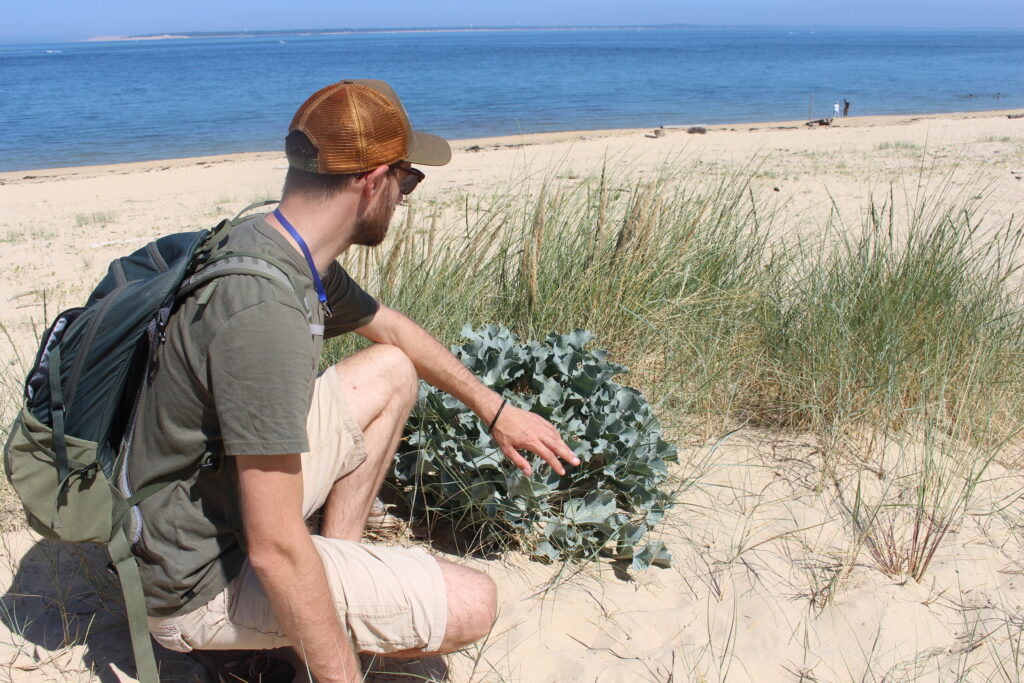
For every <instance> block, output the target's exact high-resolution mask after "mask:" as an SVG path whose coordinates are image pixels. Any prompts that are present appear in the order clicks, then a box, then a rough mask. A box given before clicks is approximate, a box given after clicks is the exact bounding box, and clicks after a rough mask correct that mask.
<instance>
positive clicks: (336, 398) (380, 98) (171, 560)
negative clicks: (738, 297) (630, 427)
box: [127, 80, 578, 682]
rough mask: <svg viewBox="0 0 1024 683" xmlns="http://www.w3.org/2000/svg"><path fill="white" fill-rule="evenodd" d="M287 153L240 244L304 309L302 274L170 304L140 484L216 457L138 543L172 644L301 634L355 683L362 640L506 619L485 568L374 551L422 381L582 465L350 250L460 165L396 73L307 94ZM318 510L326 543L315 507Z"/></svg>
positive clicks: (236, 241)
mask: <svg viewBox="0 0 1024 683" xmlns="http://www.w3.org/2000/svg"><path fill="white" fill-rule="evenodd" d="M286 151H287V154H288V162H289V170H288V174H287V177H286V179H285V185H284V191H283V196H282V199H281V203H280V205H279V208H278V209H277V210H276V211H274V212H273V213H272V214H267V215H265V216H258V217H256V218H254V219H252V220H250V221H247V222H245V223H243V224H241V225H239V226H238V227H236V228H235V229H234V230H233V231H232V233H231V235H230V237H229V238H228V247H229V248H231V249H232V250H235V251H238V252H248V253H257V254H260V255H263V256H265V257H268V258H270V259H273V260H274V262H275V263H277V264H278V265H279V266H280V268H281V269H282V270H284V271H285V272H286V274H287V275H288V276H289V278H290V279H291V281H292V282H293V283H294V282H299V283H301V284H302V286H303V287H304V288H305V298H306V301H301V300H300V299H299V297H298V296H297V295H296V293H295V290H294V288H293V287H291V286H289V285H285V284H282V283H279V282H275V281H273V280H270V279H266V278H262V277H256V276H251V275H228V276H225V277H222V278H219V279H217V280H214V281H212V282H211V283H210V284H209V285H207V287H206V288H205V290H203V291H200V292H198V293H197V294H196V295H194V296H192V297H190V298H189V299H188V300H186V301H185V302H183V303H182V304H181V306H180V308H179V310H177V311H176V313H175V314H174V316H173V317H172V319H171V322H170V324H169V326H168V328H167V340H166V342H165V343H164V344H163V345H161V347H160V349H159V355H158V358H157V369H156V371H155V373H154V374H153V377H152V378H151V381H150V383H149V385H148V386H147V389H146V392H145V394H144V396H143V399H142V402H141V404H140V408H139V417H138V421H137V428H136V434H135V438H134V440H133V444H132V451H131V454H130V456H129V458H128V466H127V472H128V480H129V481H128V483H129V485H130V487H131V488H132V489H133V490H138V489H139V488H140V487H142V486H145V485H146V484H147V483H149V482H150V481H153V480H155V479H157V478H159V477H160V476H162V475H165V474H167V473H169V472H174V471H176V470H178V469H180V468H181V467H183V466H184V465H185V464H187V463H188V462H189V461H192V460H195V458H196V457H197V455H198V454H202V453H203V452H209V453H212V454H214V457H212V458H211V464H210V465H208V466H204V467H202V468H200V469H199V470H198V471H197V472H196V473H195V474H194V475H193V476H191V477H189V479H188V480H186V481H183V482H181V483H180V484H178V485H175V486H170V487H167V488H166V489H164V490H161V491H160V492H159V493H157V494H154V495H153V496H151V497H150V498H148V499H147V500H146V501H144V502H143V503H142V504H141V505H140V506H139V508H138V509H137V510H136V513H135V523H136V529H135V541H136V542H135V546H134V550H135V553H136V555H137V557H138V558H139V560H140V562H139V563H140V570H141V573H142V577H143V583H144V584H145V587H146V594H147V595H146V598H147V607H148V609H149V612H150V630H151V632H152V633H153V635H154V637H155V638H156V639H157V641H159V642H160V643H161V644H163V645H164V646H165V647H168V648H170V649H174V650H180V651H186V652H187V651H190V650H192V649H196V650H261V649H272V648H277V647H282V646H287V645H291V646H292V647H293V648H294V649H295V650H296V651H297V653H298V654H299V656H300V657H302V659H303V660H304V661H305V663H306V665H307V666H308V667H309V670H310V671H311V672H312V674H313V675H314V676H315V677H316V679H317V680H319V681H321V682H327V681H357V680H360V671H359V665H358V660H357V659H356V656H355V652H356V651H360V652H372V653H380V654H388V655H397V656H416V655H419V654H422V653H444V652H450V651H453V650H456V649H459V648H461V647H464V646H466V645H467V644H469V643H471V642H473V641H474V640H477V639H479V638H481V637H482V636H484V635H485V634H486V633H487V632H488V630H489V629H490V627H491V625H492V623H493V621H494V618H495V612H496V595H495V586H494V583H493V582H492V581H491V580H490V578H488V577H487V576H486V575H484V574H482V573H479V572H476V571H473V570H470V569H468V568H464V567H461V566H458V565H455V564H452V563H449V562H446V561H444V560H440V559H435V558H433V557H432V556H431V555H429V554H428V553H426V552H425V551H423V550H420V549H402V548H384V547H374V546H370V545H364V544H361V543H360V539H361V537H362V531H363V527H364V524H365V523H366V520H367V516H368V514H369V513H370V511H371V506H372V505H373V503H374V500H375V496H376V494H377V491H378V489H379V487H380V484H381V481H382V479H383V477H384V476H385V473H386V472H387V469H388V465H389V463H390V461H391V458H392V456H393V454H394V452H395V449H396V447H397V444H398V441H399V439H400V437H401V433H402V428H403V425H404V424H405V421H406V418H407V416H408V414H409V411H410V410H411V408H412V406H413V403H414V401H415V399H416V386H417V377H422V378H423V379H425V380H426V381H428V382H430V383H431V384H433V385H434V386H437V387H439V388H440V389H442V390H444V391H447V392H449V393H451V394H452V395H454V396H455V397H457V398H459V399H460V400H461V401H463V402H464V403H465V404H466V405H467V406H469V407H470V408H472V409H473V410H474V411H475V412H476V413H477V415H478V416H479V417H480V419H481V420H482V421H483V423H484V424H487V425H490V426H491V433H492V435H493V437H494V440H495V443H496V444H497V445H498V446H499V447H500V449H501V450H502V452H503V453H504V454H505V455H506V456H507V457H508V458H509V459H510V460H511V461H512V462H514V463H515V464H516V466H517V467H519V468H520V469H521V470H523V471H524V472H527V473H528V472H529V471H530V466H529V464H528V463H527V462H526V460H525V459H524V458H523V456H522V455H521V454H520V453H519V452H518V449H528V450H530V451H532V452H533V453H536V454H537V455H538V456H540V457H541V458H542V459H543V460H544V461H545V462H547V463H548V464H549V465H550V466H551V467H553V468H554V469H555V470H556V471H557V472H558V473H559V474H564V473H565V470H564V468H563V466H562V464H561V463H560V461H559V459H561V460H564V461H566V462H568V463H570V464H573V465H575V464H578V460H577V459H576V457H575V456H574V455H573V454H572V452H571V451H570V450H569V448H568V447H567V446H566V445H565V443H564V442H563V441H562V439H561V437H560V436H559V435H558V432H557V430H556V429H555V428H554V427H553V426H552V425H551V424H549V423H548V422H547V421H545V420H544V419H542V418H541V417H539V416H537V415H534V414H532V413H529V412H526V411H522V410H519V409H517V408H515V407H514V406H511V405H508V404H506V403H505V402H504V401H503V400H502V398H501V396H499V395H498V394H496V393H494V392H493V391H491V390H489V389H487V388H486V387H484V386H483V385H482V384H481V383H480V382H479V381H478V380H477V379H476V378H475V377H474V376H473V375H472V374H471V373H469V372H468V371H467V370H466V369H465V368H464V367H463V366H462V365H461V363H459V361H458V360H457V359H456V358H455V357H454V356H452V355H451V354H450V353H449V352H448V351H447V349H445V348H444V347H443V346H442V345H441V344H440V343H438V342H437V341H436V340H435V339H434V338H433V337H432V336H431V335H430V334H429V333H427V332H426V331H425V330H424V329H423V328H421V327H420V326H419V325H417V324H416V323H414V322H412V321H411V320H409V319H408V318H406V317H405V316H403V315H402V314H401V313H398V312H397V311H394V310H392V309H389V308H387V307H386V306H383V305H380V304H378V303H377V302H376V301H374V300H373V299H372V298H371V297H370V296H369V295H368V294H366V293H365V292H364V291H363V290H362V289H360V287H359V286H358V285H357V284H356V283H355V282H353V281H352V280H351V279H350V278H349V276H348V274H347V273H345V271H344V270H343V269H342V268H341V266H340V265H339V264H338V263H337V262H336V260H335V259H336V258H337V257H338V256H339V255H340V254H341V253H343V252H344V251H345V250H346V249H347V248H348V247H349V246H350V245H353V244H360V245H366V246H374V245H377V244H379V243H380V242H381V241H382V240H383V239H384V236H385V234H386V233H387V229H388V224H389V222H390V220H391V216H392V214H393V212H394V209H395V206H396V205H397V204H398V203H400V202H401V201H402V197H403V196H405V195H408V194H409V193H410V192H412V191H413V190H414V189H415V187H416V185H417V184H418V183H419V181H421V180H422V179H423V177H424V176H423V173H422V172H420V171H419V170H417V169H415V168H413V167H412V164H413V163H419V164H426V165H443V164H446V163H447V162H448V161H449V160H450V158H451V150H450V148H449V146H448V143H447V142H445V141H444V140H442V139H441V138H438V137H435V136H431V135H425V134H423V133H419V132H416V131H413V130H412V129H411V127H410V125H409V121H408V118H407V116H406V113H405V110H404V108H403V107H402V104H401V102H400V101H399V99H398V97H397V96H396V95H395V93H394V92H393V91H392V89H391V88H390V87H389V86H388V85H387V84H385V83H382V82H380V81H349V80H346V81H342V82H340V83H335V84H333V85H330V86H327V87H326V88H324V89H322V90H320V91H319V92H317V93H315V94H314V95H312V96H311V97H310V98H309V99H308V100H307V101H306V102H305V103H304V104H303V105H302V107H301V108H300V109H299V110H298V112H297V113H296V114H295V117H294V119H293V120H292V123H291V126H290V131H289V135H288V138H287V140H286ZM318 300H319V301H318ZM351 331H354V332H356V333H358V334H360V335H362V336H364V337H366V338H367V339H369V340H371V341H372V342H375V343H374V345H372V346H370V347H369V348H367V349H365V350H363V351H360V352H359V353H356V354H354V355H352V356H351V357H349V358H346V359H345V360H343V361H342V362H340V363H338V364H337V365H335V366H334V367H331V368H328V369H327V370H326V371H325V372H323V373H322V374H320V375H319V376H317V367H318V364H319V356H320V349H321V345H322V340H323V338H329V337H332V336H336V335H338V334H342V333H345V332H351ZM321 507H322V509H323V523H322V529H321V535H315V536H311V535H310V533H309V532H308V531H307V527H306V524H305V521H304V520H305V518H307V517H309V516H310V515H311V514H312V513H313V512H314V511H316V510H317V509H319V508H321ZM243 548H244V549H243Z"/></svg>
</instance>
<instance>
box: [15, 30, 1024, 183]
mask: <svg viewBox="0 0 1024 683" xmlns="http://www.w3.org/2000/svg"><path fill="white" fill-rule="evenodd" d="M343 78H381V79H384V80H386V81H388V82H390V83H391V84H392V86H393V87H394V88H395V90H396V91H397V92H398V94H399V95H400V96H401V97H402V99H403V101H404V102H405V104H406V108H407V110H408V112H409V116H410V118H411V120H412V122H413V124H414V126H415V127H416V128H418V129H422V130H425V131H428V132H432V133H436V134H438V135H443V136H445V137H448V138H452V139H466V138H475V137H483V136H493V135H519V134H524V133H536V132H545V131H562V130H595V129H607V128H642V127H656V126H661V125H699V124H715V123H740V122H755V121H778V120H799V119H808V118H823V117H827V116H831V115H832V107H833V103H834V102H836V101H839V102H840V103H842V101H843V100H844V99H846V100H849V102H850V111H849V113H850V115H851V116H866V115H872V114H926V113H938V112H952V111H980V110H991V109H1010V108H1024V32H1020V31H966V30H965V31H925V30H881V29H879V30H865V29H858V30H846V29H827V28H815V29H811V28H789V29H787V28H694V27H659V28H621V29H536V30H464V31H420V32H386V31H382V32H362V33H360V32H354V33H339V34H332V35H318V34H317V35H291V34H279V35H268V34H259V35H254V34H243V35H237V36H230V37H189V38H167V39H160V40H152V39H150V40H118V41H109V42H100V41H95V42H78V43H53V44H32V45H28V44H21V45H13V44H12V45H0V171H14V170H30V169H39V168H52V167H63V166H78V165H89V164H106V163H116V162H126V161H139V160H149V159H166V158H174V157H190V156H200V155H209V154H226V153H233V152H250V151H265V150H280V149H282V146H283V140H284V137H285V134H286V133H287V126H288V123H289V121H290V120H291V116H292V114H293V113H294V111H295V110H296V108H297V107H298V106H299V105H300V104H301V103H302V102H303V100H304V99H305V98H306V97H307V96H308V95H310V94H311V93H313V92H314V91H315V90H317V89H319V88H320V87H322V86H324V85H326V84H329V83H332V82H335V81H338V80H341V79H343ZM1022 126H1024V120H1022Z"/></svg>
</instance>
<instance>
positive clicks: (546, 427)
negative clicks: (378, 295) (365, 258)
mask: <svg viewBox="0 0 1024 683" xmlns="http://www.w3.org/2000/svg"><path fill="white" fill-rule="evenodd" d="M356 332H357V333H359V334H361V335H363V336H364V337H366V338H367V339H369V340H370V341H372V342H376V343H378V344H393V345H394V346H397V347H398V348H399V349H401V350H402V351H403V352H404V353H405V355H407V356H408V357H409V359H410V360H411V361H412V364H413V365H415V366H416V373H417V374H418V375H419V376H420V377H422V378H423V379H425V380H426V381H427V382H429V383H430V384H432V385H433V386H435V387H437V388H438V389H440V390H441V391H444V392H447V393H449V394H451V395H452V396H454V397H455V398H457V399H459V400H460V401H462V402H463V403H465V404H466V405H467V406H468V407H469V408H470V410H472V411H473V412H474V413H476V414H477V415H479V416H480V419H481V420H485V421H486V424H490V423H491V422H493V421H494V416H495V415H496V414H497V412H498V407H499V406H500V405H501V396H499V395H498V394H496V393H495V392H494V391H492V390H491V389H488V388H487V387H485V386H484V385H483V384H481V383H480V380H479V379H477V378H476V377H475V376H474V375H473V373H471V372H470V371H469V370H467V369H466V367H465V366H464V365H463V364H462V363H461V362H459V359H458V358H456V357H455V356H453V355H452V354H451V352H450V351H449V350H448V349H446V348H445V347H444V346H442V345H441V344H440V342H438V341H437V340H436V339H434V337H432V336H431V335H430V333H429V332H427V331H426V330H425V329H423V328H422V327H420V326H419V325H418V324H416V323H415V322H413V321H412V320H410V319H409V318H407V317H405V316H404V315H402V314H401V313H399V312H398V311H396V310H394V309H391V308H388V307H387V306H381V307H380V310H378V311H377V314H376V315H375V316H374V318H373V320H372V321H370V322H369V323H367V324H366V325H364V326H363V327H361V328H359V329H358V330H356ZM492 436H493V437H494V440H495V442H496V443H497V444H498V447H499V448H501V452H502V453H504V454H505V457H506V458H508V459H509V460H511V461H512V462H513V463H514V464H515V466H516V467H518V468H519V469H520V470H522V471H523V473H524V474H527V475H529V474H530V473H531V472H532V468H531V467H530V463H528V462H526V458H524V457H523V456H522V455H521V454H520V453H519V451H518V449H521V448H522V449H526V450H528V451H532V452H534V453H536V454H537V455H539V456H540V457H541V458H542V459H543V460H544V462H546V463H548V464H549V465H551V467H553V468H554V470H555V471H556V472H558V473H559V474H565V468H564V467H563V466H562V463H560V462H559V461H558V459H559V458H561V459H562V460H564V461H565V462H567V463H569V464H570V465H579V464H580V461H579V459H578V458H577V457H576V456H575V455H573V453H572V451H571V450H569V447H568V446H566V445H565V442H564V441H562V437H561V436H559V435H558V430H557V429H555V427H554V426H553V425H552V424H551V423H550V422H548V421H547V420H545V419H544V418H543V417H541V416H540V415H536V414H534V413H531V412H528V411H525V410H521V409H519V408H516V407H515V406H513V405H506V406H505V408H504V409H503V410H502V411H501V415H500V416H499V417H498V421H497V422H495V424H494V431H493V433H492Z"/></svg>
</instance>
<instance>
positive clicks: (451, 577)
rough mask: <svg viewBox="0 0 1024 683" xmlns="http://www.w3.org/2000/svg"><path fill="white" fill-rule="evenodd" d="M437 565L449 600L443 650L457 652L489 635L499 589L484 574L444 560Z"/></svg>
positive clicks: (496, 611) (494, 616)
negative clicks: (439, 567)
mask: <svg viewBox="0 0 1024 683" xmlns="http://www.w3.org/2000/svg"><path fill="white" fill-rule="evenodd" d="M438 564H439V565H440V566H441V574H442V575H443V576H444V583H445V591H446V593H447V597H448V628H447V629H445V635H444V644H443V645H442V649H443V650H445V651H450V650H457V649H459V648H462V647H466V646H467V645H469V644H471V643H473V642H475V641H477V640H480V639H481V638H483V637H484V636H486V635H487V634H488V633H490V630H491V627H492V626H493V625H494V620H495V619H496V618H497V613H498V589H497V586H495V584H494V580H493V579H492V578H491V577H489V576H487V574H484V573H483V572H478V571H476V570H475V569H470V568H468V567H463V566H460V565H457V564H452V563H451V562H446V561H444V560H438Z"/></svg>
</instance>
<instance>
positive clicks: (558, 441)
mask: <svg viewBox="0 0 1024 683" xmlns="http://www.w3.org/2000/svg"><path fill="white" fill-rule="evenodd" d="M548 447H549V448H550V449H551V450H552V451H554V452H555V453H556V454H558V457H559V458H561V459H562V460H564V461H566V462H567V463H569V464H570V465H573V466H576V465H579V464H580V459H579V458H577V457H576V454H575V453H573V452H572V449H571V448H569V446H567V445H566V443H565V442H564V441H562V437H561V436H559V435H558V433H557V432H555V435H554V438H553V439H551V440H550V441H548Z"/></svg>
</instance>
